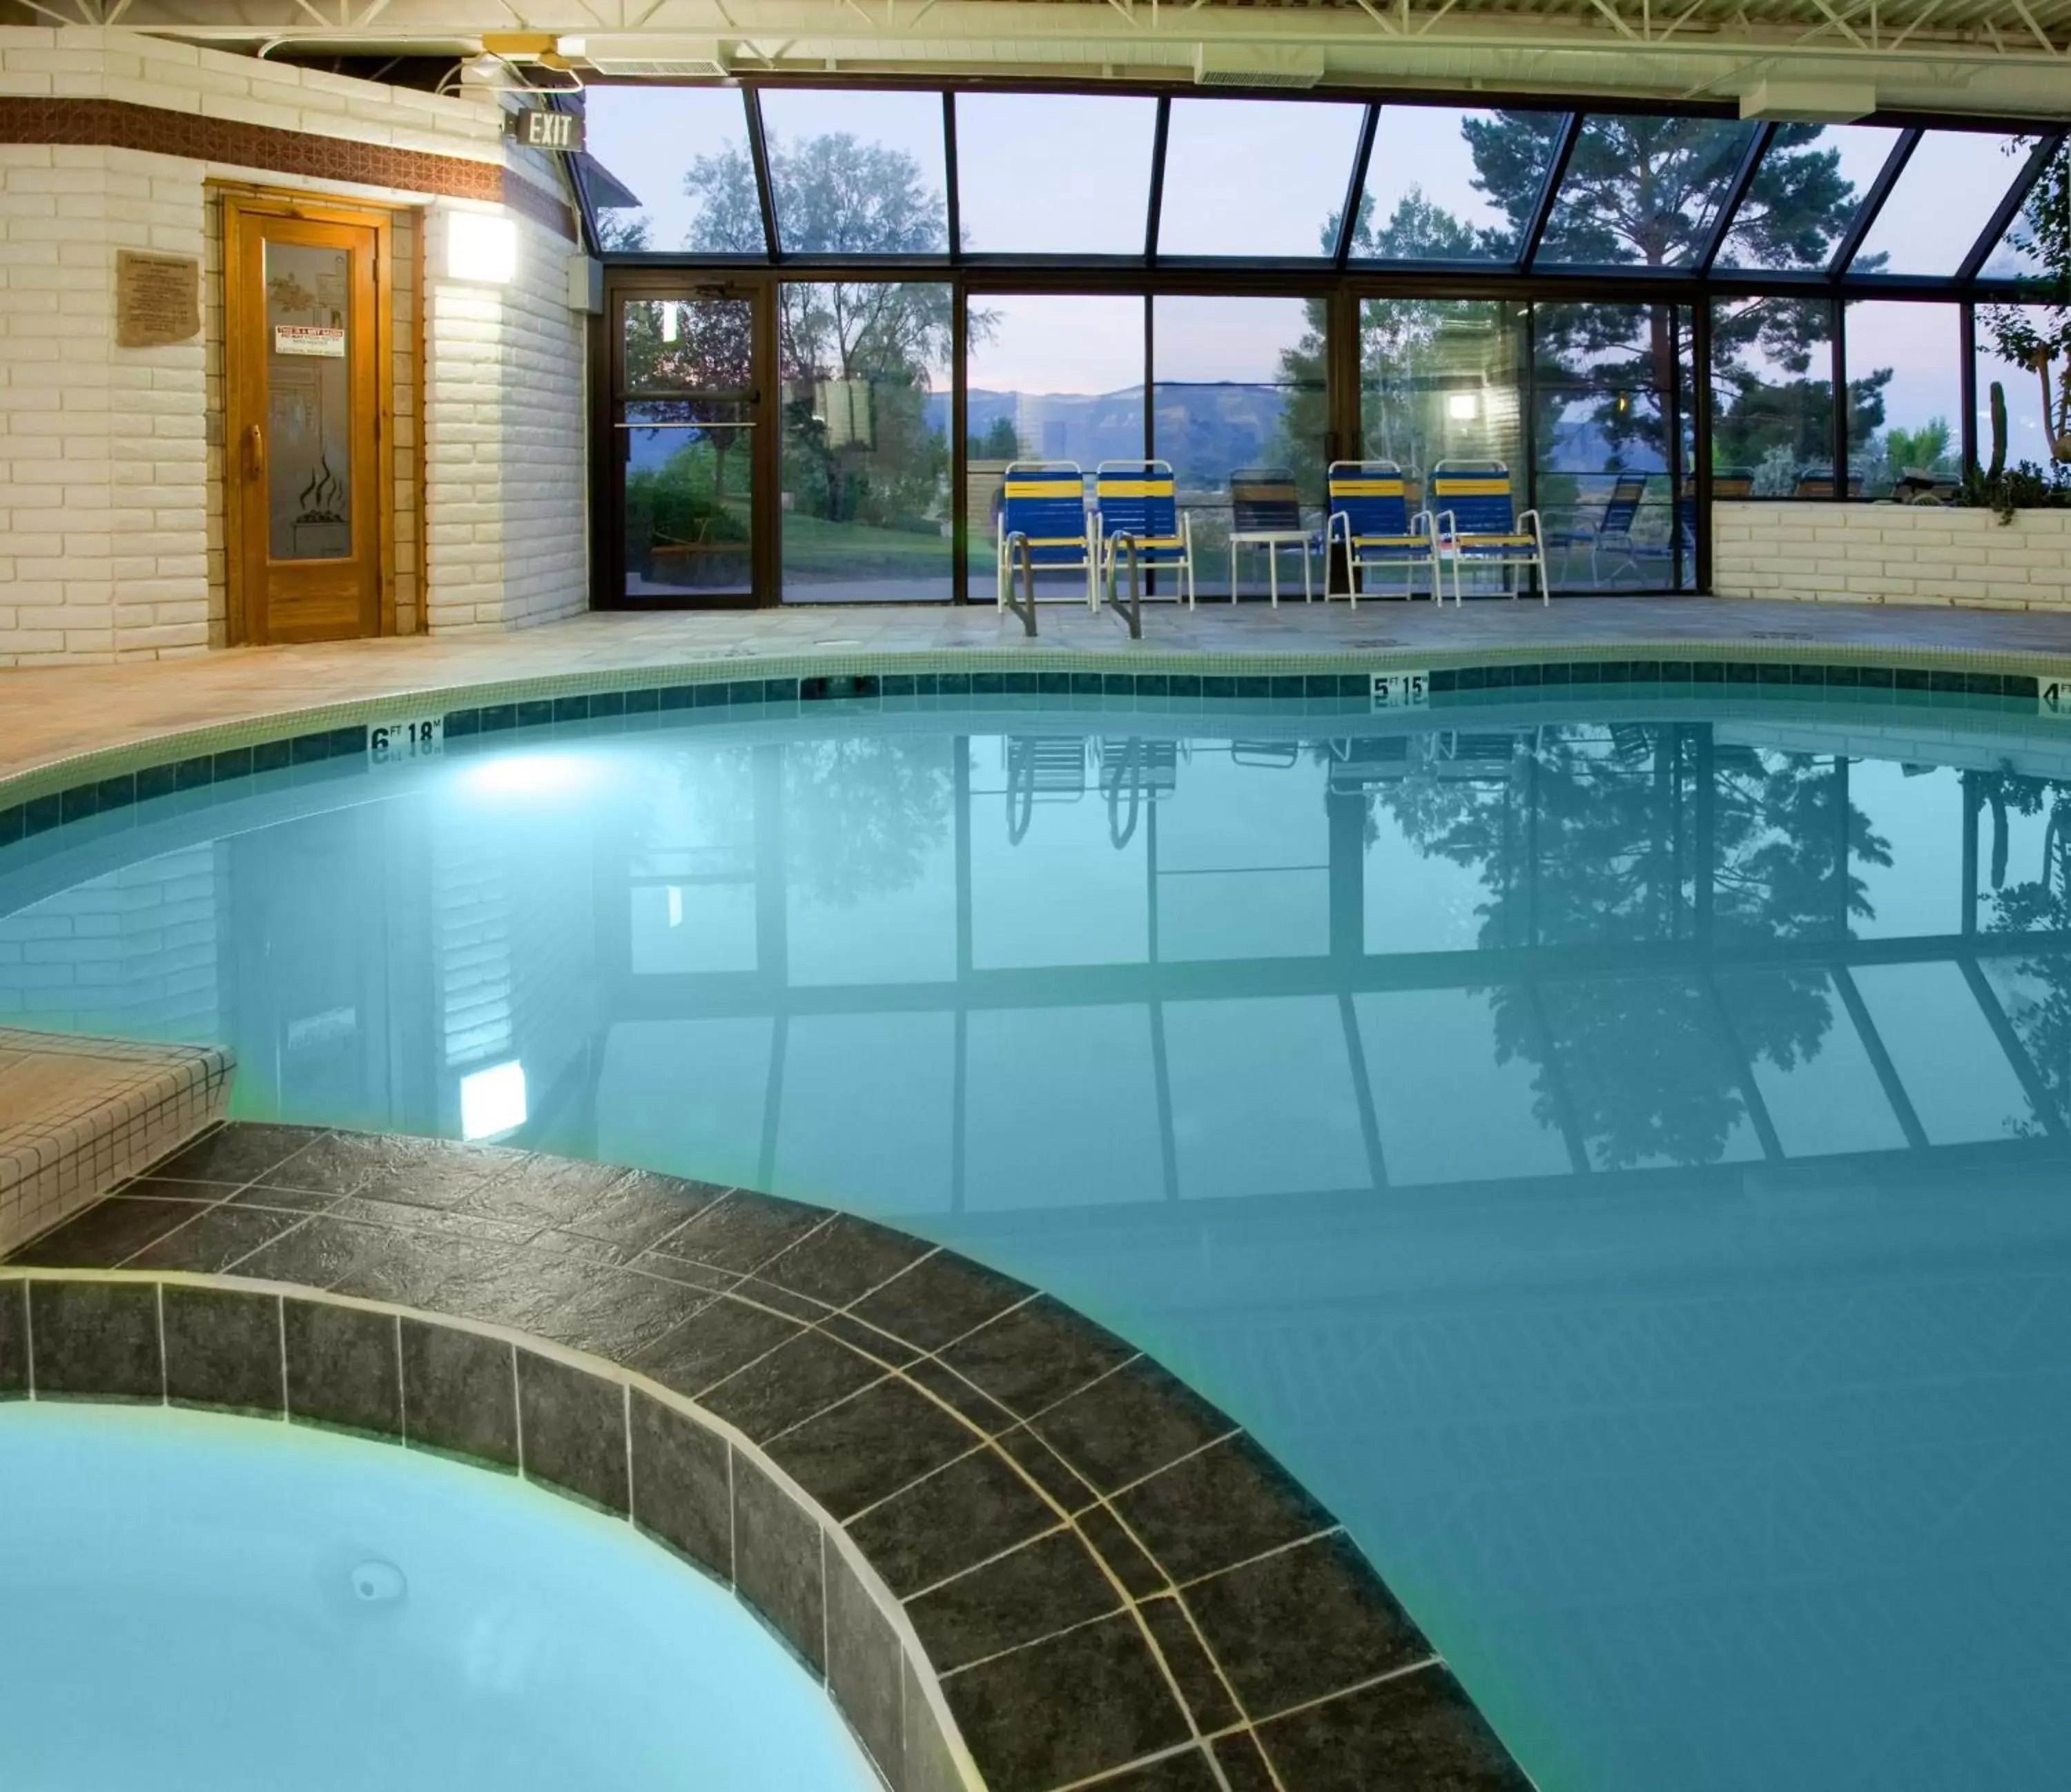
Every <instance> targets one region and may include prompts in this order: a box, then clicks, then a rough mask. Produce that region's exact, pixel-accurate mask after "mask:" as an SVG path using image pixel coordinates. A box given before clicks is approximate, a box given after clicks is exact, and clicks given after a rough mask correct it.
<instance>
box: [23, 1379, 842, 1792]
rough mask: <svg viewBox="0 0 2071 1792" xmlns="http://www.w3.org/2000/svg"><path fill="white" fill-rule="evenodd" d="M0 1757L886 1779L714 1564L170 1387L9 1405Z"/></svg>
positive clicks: (427, 1465) (633, 1791)
mask: <svg viewBox="0 0 2071 1792" xmlns="http://www.w3.org/2000/svg"><path fill="white" fill-rule="evenodd" d="M0 1451H4V1452H5V1454H6V1461H7V1464H8V1473H7V1475H6V1479H5V1481H4V1482H0V1581H4V1582H5V1584H6V1587H7V1611H8V1621H7V1622H6V1624H5V1625H0V1715H4V1717H5V1722H4V1723H0V1784H5V1785H6V1786H10V1787H14V1786H18V1787H21V1788H23V1789H24V1792H29V1789H35V1792H42V1789H43V1788H46V1787H48V1788H51V1789H53V1792H58V1789H62V1792H113V1789H114V1788H117V1787H123V1786H134V1785H136V1784H137V1782H139V1780H141V1779H148V1780H149V1781H150V1782H152V1783H154V1784H155V1785H158V1786H165V1787H166V1788H168V1789H169V1792H269V1789H271V1788H275V1787H279V1786H298V1787H307V1788H310V1789H312V1792H333V1789H336V1792H347V1789H351V1788H362V1787H367V1786H384V1787H392V1788H395V1789H396V1792H434V1789H443V1788H449V1787H454V1786H507V1787H511V1788H516V1789H532V1788H537V1789H539V1792H547V1789H548V1788H561V1787H567V1786H597V1787H601V1788H606V1789H609V1792H621V1789H622V1792H650V1789H655V1788H664V1789H667V1792H736V1789H738V1788H748V1789H751V1792H797V1789H798V1788H800V1787H804V1786H811V1787H814V1788H822V1787H824V1788H826V1789H828V1792H871V1789H872V1788H875V1787H876V1786H879V1785H880V1782H879V1780H878V1778H877V1776H876V1774H874V1773H873V1772H872V1771H871V1768H870V1765H869V1764H868V1762H867V1761H866V1760H865V1759H864V1758H863V1755H862V1753H861V1752H860V1751H859V1749H857V1748H856V1746H855V1743H854V1741H852V1740H851V1737H850V1736H849V1733H848V1731H847V1727H846V1726H845V1725H844V1724H843V1722H842V1720H841V1718H840V1717H839V1715H838V1714H837V1713H836V1712H835V1709H834V1708H833V1706H832V1705H831V1704H830V1703H829V1702H828V1700H827V1699H826V1695H825V1694H824V1693H823V1692H822V1691H821V1690H820V1688H819V1687H818V1685H817V1684H816V1683H814V1680H813V1679H810V1678H809V1677H808V1676H807V1674H806V1670H805V1669H804V1668H803V1667H801V1666H800V1665H799V1664H798V1663H796V1662H795V1661H794V1660H793V1659H792V1658H791V1657H790V1656H789V1655H788V1654H786V1652H785V1650H784V1648H783V1646H782V1645H781V1644H780V1643H779V1642H777V1640H776V1639H775V1638H774V1637H773V1636H771V1635H770V1634H768V1633H767V1632H766V1631H765V1630H763V1628H762V1627H761V1625H759V1624H758V1623H757V1622H756V1620H755V1619H754V1618H753V1617H752V1616H750V1615H749V1614H748V1612H747V1610H745V1609H744V1608H743V1607H742V1606H741V1605H740V1604H738V1603H737V1602H736V1601H735V1599H734V1598H733V1597H732V1594H731V1593H728V1591H727V1590H726V1589H724V1588H722V1587H720V1585H717V1584H716V1583H715V1582H712V1581H708V1580H707V1579H706V1578H705V1577H703V1576H702V1575H699V1574H698V1573H695V1572H693V1571H692V1570H691V1569H688V1568H684V1567H675V1566H672V1565H671V1564H668V1563H667V1560H666V1558H665V1557H663V1556H661V1554H660V1553H659V1552H658V1548H657V1547H656V1546H655V1545H654V1544H650V1543H649V1542H647V1541H646V1540H644V1539H643V1538H642V1537H640V1536H638V1535H637V1534H636V1533H635V1532H634V1530H633V1529H632V1528H631V1527H630V1526H629V1525H627V1524H626V1523H624V1522H623V1521H622V1520H619V1521H614V1520H613V1519H609V1518H606V1517H605V1516H604V1515H601V1514H599V1513H596V1512H592V1511H584V1510H583V1509H581V1508H580V1507H576V1506H575V1505H572V1504H571V1503H569V1502H568V1501H567V1500H564V1499H560V1498H558V1497H556V1495H552V1494H550V1493H547V1492H545V1491H541V1490H539V1489H537V1488H535V1487H532V1486H526V1485H523V1484H522V1483H520V1482H518V1481H516V1480H514V1479H511V1478H507V1477H504V1476H499V1475H495V1474H485V1473H483V1472H482V1470H479V1469H477V1468H474V1467H467V1466H460V1465H458V1464H456V1463H452V1462H444V1461H441V1460H440V1459H438V1458H435V1457H431V1456H427V1455H424V1454H421V1453H420V1452H416V1451H405V1450H399V1449H396V1448H395V1447H394V1446H393V1445H389V1444H386V1443H377V1442H371V1441H362V1440H360V1439H358V1438H354V1437H343V1436H339V1435H336V1434H334V1433H327V1432H321V1431H313V1430H311V1429H308V1428H306V1427H305V1426H301V1425H296V1426H292V1427H290V1426H288V1425H280V1424H271V1425H269V1424H265V1423H263V1422H261V1421H257V1420H253V1419H246V1418H236V1417H225V1416H223V1415H221V1414H217V1413H198V1412H188V1411H179V1410H173V1409H164V1408H159V1409H147V1408H141V1407H131V1406H121V1407H116V1406H100V1405H73V1404H45V1403H43V1402H39V1403H37V1404H33V1405H31V1404H26V1403H20V1404H0ZM658 1568H659V1569H661V1572H657V1569H658ZM687 1739H690V1745H689V1746H687V1745H686V1743H687Z"/></svg>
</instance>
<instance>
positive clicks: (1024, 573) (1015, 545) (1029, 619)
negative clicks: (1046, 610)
mask: <svg viewBox="0 0 2071 1792" xmlns="http://www.w3.org/2000/svg"><path fill="white" fill-rule="evenodd" d="M1007 552H1008V553H1010V554H1017V555H1019V557H1020V560H1021V601H1020V602H1019V603H1018V604H1017V603H1015V601H1014V577H1013V575H1012V573H1011V572H1010V573H1009V574H1008V576H1007V600H1006V601H1007V608H1008V609H1011V610H1012V611H1013V612H1014V613H1015V615H1016V616H1018V617H1020V618H1021V625H1022V627H1023V628H1024V629H1027V631H1028V638H1029V639H1030V640H1031V641H1033V640H1034V639H1035V554H1034V552H1033V551H1032V550H1031V548H1030V547H1029V545H1028V537H1027V534H1026V533H1025V532H1024V531H1022V530H1019V529H1016V530H1015V531H1014V533H1013V534H1012V535H1009V536H1008V537H1007Z"/></svg>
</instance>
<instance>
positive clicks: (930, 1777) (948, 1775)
mask: <svg viewBox="0 0 2071 1792" xmlns="http://www.w3.org/2000/svg"><path fill="white" fill-rule="evenodd" d="M905 1706H906V1710H905V1720H904V1724H903V1725H902V1726H901V1727H902V1728H903V1729H904V1733H905V1735H904V1741H905V1761H906V1779H905V1783H904V1785H902V1786H899V1787H898V1788H897V1789H896V1792H964V1778H963V1775H962V1774H961V1773H959V1772H958V1769H957V1764H956V1756H955V1754H954V1753H953V1751H952V1750H951V1749H950V1746H949V1739H948V1738H947V1737H945V1736H944V1735H943V1733H942V1726H941V1723H940V1721H939V1720H937V1717H936V1715H935V1708H934V1707H933V1705H932V1704H929V1702H928V1694H927V1692H926V1690H925V1688H924V1687H922V1685H921V1676H920V1674H919V1672H918V1671H917V1669H916V1668H915V1667H914V1666H913V1663H912V1662H910V1661H908V1663H906V1666H905Z"/></svg>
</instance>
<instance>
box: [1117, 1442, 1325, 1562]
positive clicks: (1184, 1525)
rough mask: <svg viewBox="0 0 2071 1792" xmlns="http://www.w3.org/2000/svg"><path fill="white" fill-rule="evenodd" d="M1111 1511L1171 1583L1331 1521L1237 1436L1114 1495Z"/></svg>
mask: <svg viewBox="0 0 2071 1792" xmlns="http://www.w3.org/2000/svg"><path fill="white" fill-rule="evenodd" d="M1114 1504H1115V1509H1116V1511H1118V1512H1119V1513H1120V1514H1121V1515H1122V1517H1123V1518H1124V1519H1126V1520H1127V1521H1128V1523H1129V1526H1130V1529H1131V1530H1133V1531H1134V1532H1135V1533H1136V1535H1137V1536H1138V1537H1140V1538H1141V1539H1142V1541H1143V1544H1144V1546H1145V1548H1147V1549H1149V1550H1150V1553H1151V1554H1152V1555H1153V1556H1154V1557H1156V1558H1157V1560H1158V1561H1159V1564H1160V1565H1161V1566H1163V1569H1165V1571H1166V1573H1168V1574H1169V1575H1171V1577H1172V1578H1173V1579H1174V1580H1175V1581H1191V1580H1196V1579H1198V1578H1199V1577H1200V1576H1202V1575H1204V1574H1212V1573H1215V1571H1216V1569H1219V1568H1228V1567H1229V1566H1230V1565H1231V1564H1232V1563H1236V1562H1241V1561H1245V1560H1249V1559H1250V1558H1251V1557H1252V1556H1262V1555H1264V1554H1265V1552H1266V1551H1267V1550H1269V1549H1277V1548H1281V1547H1282V1545H1283V1544H1290V1543H1298V1542H1299V1541H1300V1540H1302V1538H1304V1537H1312V1536H1315V1535H1316V1534H1317V1533H1318V1532H1323V1531H1327V1530H1329V1529H1330V1528H1331V1526H1332V1524H1333V1523H1334V1522H1335V1521H1334V1520H1333V1519H1331V1515H1330V1514H1329V1513H1328V1512H1327V1511H1324V1510H1323V1507H1321V1506H1319V1505H1318V1504H1317V1503H1316V1502H1315V1501H1314V1500H1313V1499H1310V1497H1309V1495H1307V1494H1306V1492H1304V1491H1302V1489H1301V1488H1300V1487H1299V1486H1296V1485H1295V1483H1294V1481H1293V1480H1292V1479H1290V1478H1289V1476H1288V1475H1287V1474H1286V1473H1285V1472H1284V1471H1283V1470H1282V1469H1281V1467H1280V1466H1279V1465H1278V1464H1277V1463H1276V1462H1274V1461H1273V1459H1272V1458H1270V1457H1269V1456H1268V1455H1267V1454H1265V1451H1264V1450H1261V1449H1260V1448H1259V1447H1258V1445H1257V1444H1256V1443H1254V1442H1253V1441H1252V1440H1251V1439H1250V1438H1249V1437H1244V1436H1241V1435H1240V1436H1237V1437H1229V1438H1226V1439H1224V1441H1222V1442H1220V1443H1218V1444H1212V1445H1209V1446H1208V1449H1206V1450H1200V1451H1199V1452H1197V1453H1196V1454H1194V1455H1191V1456H1189V1457H1187V1458H1185V1459H1184V1460H1183V1461H1182V1462H1175V1463H1174V1464H1173V1465H1172V1466H1171V1467H1170V1468H1167V1469H1163V1470H1159V1473H1157V1474H1154V1475H1153V1476H1151V1478H1150V1479H1149V1480H1147V1481H1143V1482H1138V1484H1137V1485H1136V1486H1133V1487H1130V1489H1128V1490H1127V1491H1126V1492H1122V1493H1119V1494H1117V1495H1115V1496H1114Z"/></svg>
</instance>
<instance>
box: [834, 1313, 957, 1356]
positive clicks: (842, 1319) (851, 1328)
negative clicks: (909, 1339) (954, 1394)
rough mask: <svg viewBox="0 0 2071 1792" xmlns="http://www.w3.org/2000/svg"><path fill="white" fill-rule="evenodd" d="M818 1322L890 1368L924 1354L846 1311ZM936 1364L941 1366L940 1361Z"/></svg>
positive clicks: (852, 1346)
mask: <svg viewBox="0 0 2071 1792" xmlns="http://www.w3.org/2000/svg"><path fill="white" fill-rule="evenodd" d="M818 1325H819V1328H820V1330H821V1331H824V1332H825V1333H826V1335H828V1336H829V1337H830V1338H839V1339H841V1341H842V1342H843V1343H844V1344H847V1346H848V1347H850V1348H851V1350H859V1351H862V1352H863V1355H866V1356H867V1357H869V1358H871V1359H872V1360H873V1361H876V1362H879V1363H883V1364H884V1366H885V1368H888V1369H903V1368H908V1367H909V1366H910V1365H911V1364H912V1363H913V1362H915V1361H916V1360H917V1359H918V1357H919V1355H920V1352H919V1351H917V1350H915V1349H914V1347H912V1345H911V1344H908V1343H904V1342H903V1341H902V1340H901V1339H897V1338H894V1337H892V1336H891V1335H889V1334H888V1333H886V1332H882V1331H879V1330H878V1329H877V1327H875V1326H869V1325H865V1324H864V1323H863V1322H862V1321H861V1320H860V1319H855V1318H850V1317H849V1315H848V1314H846V1313H830V1314H826V1316H825V1317H824V1318H821V1319H820V1320H819V1321H818ZM935 1366H936V1367H937V1368H940V1367H941V1365H940V1364H939V1363H937V1365H935Z"/></svg>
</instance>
